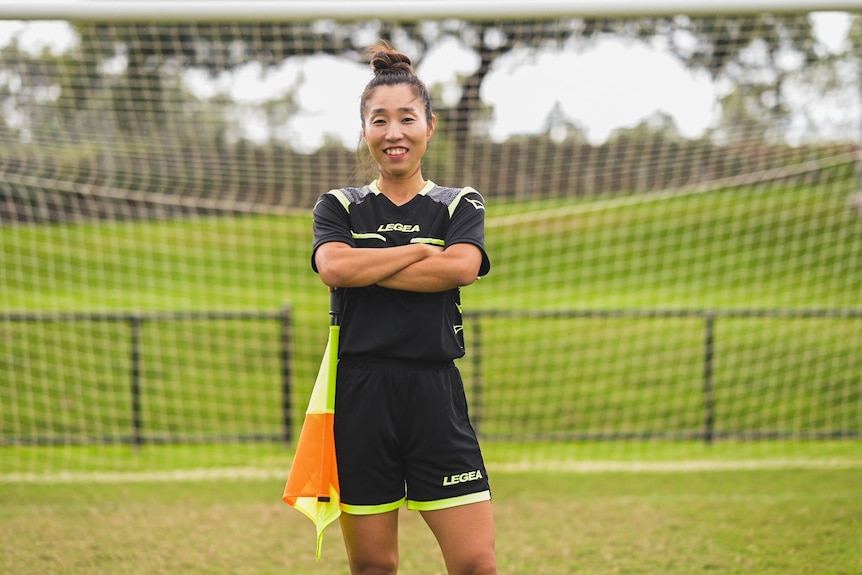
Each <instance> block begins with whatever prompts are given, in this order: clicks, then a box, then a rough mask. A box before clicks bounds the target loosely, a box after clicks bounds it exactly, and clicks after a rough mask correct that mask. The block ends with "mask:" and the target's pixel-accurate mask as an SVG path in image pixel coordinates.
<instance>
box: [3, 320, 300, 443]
mask: <svg viewBox="0 0 862 575" xmlns="http://www.w3.org/2000/svg"><path fill="white" fill-rule="evenodd" d="M210 320H211V321H219V320H227V321H232V320H273V321H277V322H279V323H280V325H281V330H280V342H279V364H280V377H281V382H280V383H281V419H282V433H281V437H280V439H281V441H283V442H285V443H287V444H290V443H291V442H292V441H293V423H292V419H293V418H292V416H291V410H292V408H293V404H292V402H291V393H292V382H291V379H292V376H291V368H290V364H291V345H292V344H291V338H292V334H291V330H292V325H291V324H292V311H291V308H290V307H288V306H286V307H284V308H282V309H281V310H280V311H277V312H275V311H273V312H266V311H176V312H134V313H132V312H86V313H78V312H57V313H28V312H11V313H10V312H5V313H0V323H3V322H24V323H27V322H38V323H44V322H79V321H91V322H119V323H126V324H128V326H129V338H130V348H131V354H130V355H131V356H130V358H129V361H130V368H129V394H130V404H131V411H132V413H131V421H132V430H131V438H130V440H129V442H130V443H132V444H134V445H136V446H140V445H142V444H143V443H145V441H147V440H149V441H154V439H153V438H147V436H146V433H145V430H144V424H143V421H142V417H141V415H142V411H143V410H142V406H141V397H142V394H143V391H144V390H143V388H142V381H141V378H142V365H143V362H144V360H145V357H146V356H145V354H144V352H143V349H142V344H141V342H142V335H141V330H142V327H143V325H144V324H146V323H154V322H165V321H210ZM272 439H274V438H271V437H266V438H262V437H252V438H250V440H251V441H255V440H257V441H262V440H272ZM0 440H2V438H0ZM34 442H35V443H51V442H50V441H45V440H43V439H38V438H37V439H36V440H35V441H34ZM63 442H64V443H65V440H63Z"/></svg>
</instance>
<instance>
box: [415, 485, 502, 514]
mask: <svg viewBox="0 0 862 575" xmlns="http://www.w3.org/2000/svg"><path fill="white" fill-rule="evenodd" d="M490 500H491V491H489V490H485V491H479V492H478V493H468V494H467V495H460V496H458V497H449V498H448V499H437V500H435V501H412V500H409V499H408V500H407V509H409V510H411V511H439V510H441V509H451V508H452V507H459V506H461V505H469V504H470V503H480V502H482V501H490Z"/></svg>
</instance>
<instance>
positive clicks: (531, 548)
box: [0, 468, 862, 575]
mask: <svg viewBox="0 0 862 575" xmlns="http://www.w3.org/2000/svg"><path fill="white" fill-rule="evenodd" d="M860 484H862V470H860V469H858V468H857V469H829V470H798V469H797V470H769V471H711V472H699V473H695V472H686V473H679V472H676V473H650V472H641V473H627V472H622V473H607V472H604V473H567V474H554V473H541V474H537V473H500V474H497V475H495V476H494V477H493V489H494V496H495V514H496V521H497V529H498V557H499V563H500V567H501V569H500V572H501V573H510V574H515V573H524V574H526V573H529V574H559V575H568V574H572V573H591V574H598V575H601V574H611V573H630V574H645V575H654V574H658V573H661V574H663V575H675V574H676V575H690V574H692V573H721V574H749V573H758V574H760V575H787V574H790V573H794V574H795V573H818V574H836V575H837V574H845V575H851V574H856V573H859V572H860V571H862V519H860V518H862V492H860V489H859V485H860ZM282 486H283V483H282V481H281V479H279V478H272V479H262V480H247V481H232V480H222V481H199V482H171V483H169V484H166V483H163V482H158V483H146V482H140V483H136V482H122V483H107V484H96V485H93V484H90V485H81V484H68V483H67V484H62V483H61V484H52V485H33V484H13V485H2V486H0V549H2V553H0V568H2V571H3V572H4V573H10V574H11V573H15V574H17V575H41V574H48V573H55V574H60V573H62V574H65V575H85V574H86V575H96V574H105V575H119V574H124V575H157V574H158V575H174V574H179V573H188V574H197V575H208V574H212V575H215V574H219V575H224V574H227V573H230V574H256V575H275V574H283V573H296V574H302V575H306V574H312V573H318V574H321V575H336V574H339V575H340V574H343V573H346V564H345V557H344V551H343V547H342V543H341V536H340V532H339V530H338V527H337V526H333V527H331V528H330V529H329V530H328V531H327V533H326V537H325V540H324V552H323V559H322V561H321V562H320V563H317V562H316V561H315V559H314V534H313V528H312V526H311V524H310V523H309V522H308V520H307V519H305V518H304V517H302V516H301V515H300V514H299V513H297V512H295V511H293V510H291V509H290V508H288V507H287V506H286V505H284V504H283V503H281V502H280V501H279V499H278V497H279V495H280V492H281V488H282ZM401 528H402V539H401V540H402V569H401V571H400V572H401V573H404V574H406V575H411V574H418V575H434V574H438V573H445V570H444V569H443V566H442V561H441V560H440V557H439V551H438V550H437V548H436V543H435V542H434V541H433V538H432V537H431V535H430V532H429V531H428V529H427V528H426V527H425V526H424V524H423V523H422V521H421V519H420V517H419V515H418V514H415V513H405V514H403V515H402V521H401Z"/></svg>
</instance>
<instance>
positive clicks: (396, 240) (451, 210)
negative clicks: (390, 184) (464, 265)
mask: <svg viewBox="0 0 862 575" xmlns="http://www.w3.org/2000/svg"><path fill="white" fill-rule="evenodd" d="M313 230H314V248H313V251H312V255H311V265H312V268H313V269H314V271H317V266H316V264H315V261H314V254H315V253H316V252H317V249H318V248H319V247H320V246H321V245H323V244H325V243H327V242H342V243H345V244H348V245H350V246H352V247H356V248H383V249H385V248H387V247H394V246H402V245H407V244H411V243H428V244H432V245H437V246H441V247H443V248H444V249H445V248H448V247H449V246H452V245H454V244H459V243H468V244H472V245H475V246H476V247H477V248H479V250H480V251H481V252H482V264H481V266H480V269H479V276H483V275H485V274H487V273H488V271H489V270H490V267H491V263H490V261H489V259H488V255H487V253H486V252H485V231H484V230H485V202H484V200H483V198H482V196H481V195H480V194H479V192H477V191H476V190H474V189H473V188H469V187H468V188H444V187H440V186H438V185H436V184H435V183H433V182H431V181H429V182H427V183H426V185H425V187H424V188H422V190H421V191H420V192H419V194H417V195H416V196H415V197H414V198H412V199H411V200H410V201H409V202H407V203H405V204H403V205H401V206H397V205H395V204H394V203H393V202H392V201H391V200H390V199H389V198H387V197H386V196H385V195H384V194H383V193H382V192H381V191H380V189H379V188H378V187H377V185H376V182H374V183H371V184H369V185H367V186H363V187H361V188H342V189H339V190H332V191H330V192H328V193H326V194H324V195H322V196H321V197H320V199H319V200H318V201H317V204H316V205H315V207H314V226H313ZM343 301H344V308H343V310H342V315H341V332H340V345H339V357H342V358H343V357H362V358H366V359H368V358H377V359H382V360H387V359H388V360H410V361H427V362H441V361H451V360H453V359H456V358H458V357H462V356H463V355H464V333H463V323H462V315H461V295H460V290H459V289H458V288H455V289H451V290H448V291H444V292H437V293H419V292H410V291H402V290H392V289H388V288H384V287H381V286H378V285H371V286H367V287H362V288H350V289H348V290H346V293H345V296H344V300H343Z"/></svg>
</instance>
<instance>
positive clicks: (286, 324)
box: [281, 305, 293, 446]
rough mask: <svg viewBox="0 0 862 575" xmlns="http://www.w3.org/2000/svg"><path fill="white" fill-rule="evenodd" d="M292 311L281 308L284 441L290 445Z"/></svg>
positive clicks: (291, 435)
mask: <svg viewBox="0 0 862 575" xmlns="http://www.w3.org/2000/svg"><path fill="white" fill-rule="evenodd" d="M290 324H291V313H290V306H287V305H286V306H284V307H283V308H282V310H281V420H282V441H284V443H285V445H288V446H289V445H290V443H291V441H293V425H292V422H291V419H292V418H291V409H292V405H293V403H292V402H291V399H290V394H291V382H290V339H291V333H290V331H291V329H290V328H291V326H290Z"/></svg>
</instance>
